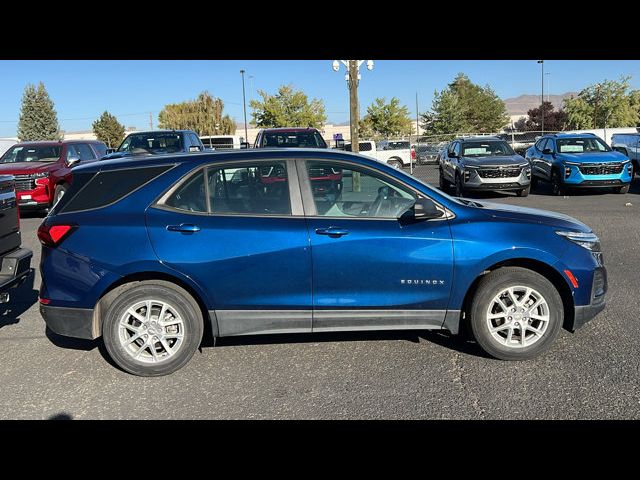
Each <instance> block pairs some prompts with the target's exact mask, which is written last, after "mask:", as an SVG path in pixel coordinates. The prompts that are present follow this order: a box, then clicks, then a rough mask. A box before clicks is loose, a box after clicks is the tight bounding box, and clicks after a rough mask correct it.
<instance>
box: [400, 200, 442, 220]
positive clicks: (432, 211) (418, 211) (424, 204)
mask: <svg viewBox="0 0 640 480" xmlns="http://www.w3.org/2000/svg"><path fill="white" fill-rule="evenodd" d="M443 215H444V212H442V210H438V209H437V208H436V205H435V203H433V201H431V200H430V199H428V198H419V199H418V200H416V203H414V204H413V206H412V207H411V208H410V209H409V210H407V211H406V212H405V213H404V214H403V215H402V217H401V218H402V219H405V220H410V221H416V222H419V221H422V220H430V219H432V218H440V217H442V216H443Z"/></svg>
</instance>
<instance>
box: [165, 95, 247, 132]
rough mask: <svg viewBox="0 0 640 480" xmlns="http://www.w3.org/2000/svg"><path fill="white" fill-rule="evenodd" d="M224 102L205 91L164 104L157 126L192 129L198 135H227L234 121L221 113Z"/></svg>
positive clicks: (234, 125)
mask: <svg viewBox="0 0 640 480" xmlns="http://www.w3.org/2000/svg"><path fill="white" fill-rule="evenodd" d="M223 110H224V102H223V101H222V100H220V99H219V98H215V97H212V96H211V94H210V93H209V92H207V91H204V92H202V93H201V94H200V95H198V98H196V99H195V100H188V101H186V102H182V103H171V104H169V105H165V106H164V108H163V109H162V110H161V111H160V114H159V115H158V121H159V123H158V126H159V127H160V128H168V129H174V130H193V131H194V132H196V133H197V134H198V135H229V134H234V133H235V131H236V122H235V121H234V120H233V119H232V118H231V117H229V115H224V116H223V115H222V112H223Z"/></svg>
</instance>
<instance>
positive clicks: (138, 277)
mask: <svg viewBox="0 0 640 480" xmlns="http://www.w3.org/2000/svg"><path fill="white" fill-rule="evenodd" d="M333 177H336V178H338V177H339V179H340V180H339V181H340V185H341V187H340V188H328V186H327V185H328V183H327V182H329V181H330V179H331V178H333ZM38 237H39V239H40V241H41V243H42V245H43V246H42V260H41V264H40V269H41V273H42V285H41V288H40V311H41V313H42V315H43V317H44V319H45V321H46V323H47V325H48V326H49V327H50V328H51V330H53V331H54V332H56V333H58V334H61V335H68V336H72V337H79V338H88V339H94V338H97V337H99V336H102V337H103V339H104V343H105V346H106V349H107V351H108V352H109V354H110V355H111V356H112V357H113V359H114V361H115V362H116V363H117V364H118V365H120V366H121V367H122V368H123V369H125V370H126V371H128V372H131V373H134V374H137V375H145V376H153V375H163V374H167V373H171V372H173V371H175V370H177V369H179V368H180V367H182V366H183V365H185V364H186V363H187V362H188V361H189V359H190V358H191V356H192V355H193V353H194V352H195V350H196V349H197V348H198V346H199V345H200V342H201V339H202V336H203V332H205V331H210V332H211V334H212V335H213V336H214V337H217V336H228V335H245V334H264V333H291V332H327V331H346V330H387V329H437V330H440V329H446V330H448V331H450V332H452V333H454V334H456V333H458V331H459V328H460V325H461V323H462V322H465V323H466V324H468V326H469V328H470V331H471V333H472V334H473V336H474V338H475V339H476V340H477V342H478V343H479V345H480V346H481V347H482V348H483V349H484V350H486V351H487V352H488V353H489V354H491V355H493V356H494V357H497V358H500V359H505V360H522V359H528V358H532V357H534V356H536V355H538V354H540V353H541V352H543V351H544V350H545V349H547V348H548V347H549V346H550V344H551V343H552V341H553V340H554V338H555V337H556V336H557V334H558V332H559V329H560V328H561V327H562V326H563V325H564V326H565V327H566V328H568V329H570V330H574V329H576V328H578V327H580V326H581V325H582V324H584V322H586V321H587V320H589V319H591V318H592V317H593V316H595V315H596V314H597V313H598V312H599V311H601V310H602V309H603V308H604V305H605V300H604V299H605V292H606V289H607V281H606V271H605V268H604V266H603V262H602V253H601V250H600V244H599V241H598V237H597V236H596V235H595V234H594V233H593V232H592V231H591V230H590V229H589V227H587V226H586V225H584V224H582V223H580V222H579V221H577V220H574V219H573V218H571V217H568V216H566V215H560V214H556V213H551V212H545V211H541V210H533V209H529V208H518V207H513V206H507V205H499V204H491V203H485V202H482V203H479V202H475V201H469V200H463V199H458V198H452V197H450V196H448V195H446V194H445V193H443V192H441V191H439V190H437V189H435V188H433V187H431V186H429V185H426V184H424V183H422V182H420V181H419V180H418V179H416V178H414V177H412V176H410V175H408V174H405V173H403V172H402V171H399V170H398V169H395V168H393V167H390V166H388V165H385V164H381V163H380V162H377V161H375V160H373V159H369V158H366V157H363V156H359V155H354V154H351V153H347V152H340V151H335V150H333V151H332V150H326V149H256V150H239V151H235V152H232V151H225V152H220V153H203V154H195V155H194V154H191V155H188V154H187V155H176V156H154V157H148V158H143V159H140V160H135V161H134V160H127V159H122V160H114V161H110V162H96V163H95V164H92V165H87V166H84V167H83V166H81V167H78V168H76V169H75V170H74V182H73V185H72V186H71V188H70V189H69V191H68V192H67V194H66V195H65V196H64V197H63V198H62V199H61V200H60V202H58V203H57V204H56V206H55V207H54V209H53V210H52V211H51V213H50V214H49V216H48V217H47V218H46V219H45V220H44V221H43V223H42V225H41V226H40V228H39V230H38Z"/></svg>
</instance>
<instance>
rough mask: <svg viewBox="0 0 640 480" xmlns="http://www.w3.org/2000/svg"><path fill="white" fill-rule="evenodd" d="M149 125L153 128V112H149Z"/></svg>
mask: <svg viewBox="0 0 640 480" xmlns="http://www.w3.org/2000/svg"><path fill="white" fill-rule="evenodd" d="M149 127H150V130H153V112H149Z"/></svg>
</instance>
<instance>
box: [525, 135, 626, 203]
mask: <svg viewBox="0 0 640 480" xmlns="http://www.w3.org/2000/svg"><path fill="white" fill-rule="evenodd" d="M525 158H526V159H527V160H529V162H530V163H531V174H532V175H531V183H532V185H533V186H535V185H536V183H537V182H538V181H539V180H544V181H547V182H550V183H551V187H552V191H553V194H554V195H564V194H565V193H566V190H567V188H570V187H580V188H585V187H596V188H598V187H599V188H602V187H607V188H612V187H613V188H614V189H615V190H616V192H618V193H627V192H628V191H629V185H630V184H631V180H632V178H633V177H632V175H633V165H632V163H631V160H629V158H628V157H626V156H625V155H623V154H622V153H620V152H617V151H614V150H612V149H611V148H610V147H609V145H607V144H606V143H605V142H604V141H603V140H602V139H601V138H599V137H597V136H596V135H594V134H592V133H562V134H561V133H559V134H554V135H545V136H543V137H541V138H540V139H539V140H538V141H537V142H536V143H535V145H533V146H532V147H530V148H529V149H528V150H527V151H526V154H525Z"/></svg>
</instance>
